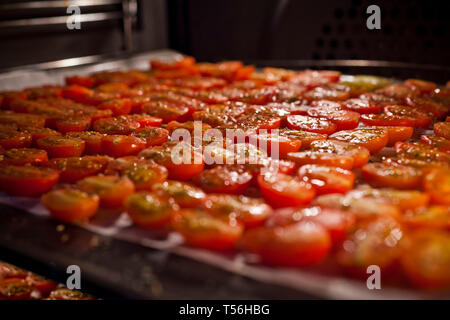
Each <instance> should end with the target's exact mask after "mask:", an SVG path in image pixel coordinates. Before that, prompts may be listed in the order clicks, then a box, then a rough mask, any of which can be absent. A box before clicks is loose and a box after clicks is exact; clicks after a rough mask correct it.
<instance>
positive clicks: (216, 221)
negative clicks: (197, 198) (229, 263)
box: [172, 209, 244, 251]
mask: <svg viewBox="0 0 450 320" xmlns="http://www.w3.org/2000/svg"><path fill="white" fill-rule="evenodd" d="M172 226H173V228H174V229H175V230H176V231H178V232H179V233H180V234H181V235H182V236H183V238H184V240H185V241H186V243H187V244H188V245H189V246H192V247H196V248H202V249H208V250H214V251H227V250H230V249H233V248H234V246H235V244H236V242H237V241H238V240H239V239H240V238H241V236H242V233H243V231H244V227H243V226H242V224H240V223H239V222H238V221H236V219H233V218H232V217H229V216H227V217H219V216H215V215H212V214H210V213H207V212H205V211H204V210H200V209H183V210H180V211H179V212H177V213H175V215H174V216H173V219H172Z"/></svg>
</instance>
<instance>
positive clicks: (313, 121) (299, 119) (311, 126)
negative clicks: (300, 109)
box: [287, 115, 337, 134]
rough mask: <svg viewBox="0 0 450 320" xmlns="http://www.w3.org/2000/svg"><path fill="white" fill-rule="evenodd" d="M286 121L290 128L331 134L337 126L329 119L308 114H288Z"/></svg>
mask: <svg viewBox="0 0 450 320" xmlns="http://www.w3.org/2000/svg"><path fill="white" fill-rule="evenodd" d="M287 122H288V125H289V128H291V129H300V130H305V131H309V132H314V133H322V134H332V133H333V132H335V131H336V129H337V126H336V125H335V124H334V123H333V122H331V121H330V120H327V119H320V118H314V117H310V116H302V115H293V116H288V117H287Z"/></svg>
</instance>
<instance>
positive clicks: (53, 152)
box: [36, 136, 86, 158]
mask: <svg viewBox="0 0 450 320" xmlns="http://www.w3.org/2000/svg"><path fill="white" fill-rule="evenodd" d="M36 143H37V145H38V147H39V148H41V149H44V150H45V151H47V153H48V156H49V157H50V158H63V157H79V156H81V155H82V154H83V152H84V148H85V146H86V143H85V142H84V141H83V140H81V139H78V138H69V137H59V136H49V137H46V138H42V139H39V140H38V141H37V142H36Z"/></svg>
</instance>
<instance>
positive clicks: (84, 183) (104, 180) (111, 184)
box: [77, 176, 134, 208]
mask: <svg viewBox="0 0 450 320" xmlns="http://www.w3.org/2000/svg"><path fill="white" fill-rule="evenodd" d="M77 188H79V189H80V190H81V191H84V192H87V193H88V194H96V195H98V196H99V198H100V205H101V206H102V207H105V208H116V207H120V206H122V205H123V203H124V201H125V199H126V198H127V197H128V196H129V195H130V194H132V193H133V192H134V184H133V182H132V181H131V180H130V179H129V178H127V177H116V176H92V177H87V178H84V179H83V180H80V181H78V182H77Z"/></svg>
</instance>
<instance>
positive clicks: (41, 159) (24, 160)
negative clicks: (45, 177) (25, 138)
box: [3, 148, 48, 166]
mask: <svg viewBox="0 0 450 320" xmlns="http://www.w3.org/2000/svg"><path fill="white" fill-rule="evenodd" d="M3 157H4V158H3V162H4V163H6V164H10V165H16V166H23V165H26V164H31V165H36V166H41V165H43V164H45V163H46V162H47V160H48V157H47V152H45V150H39V149H32V148H23V149H9V150H7V151H6V152H5V153H4V154H3Z"/></svg>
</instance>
